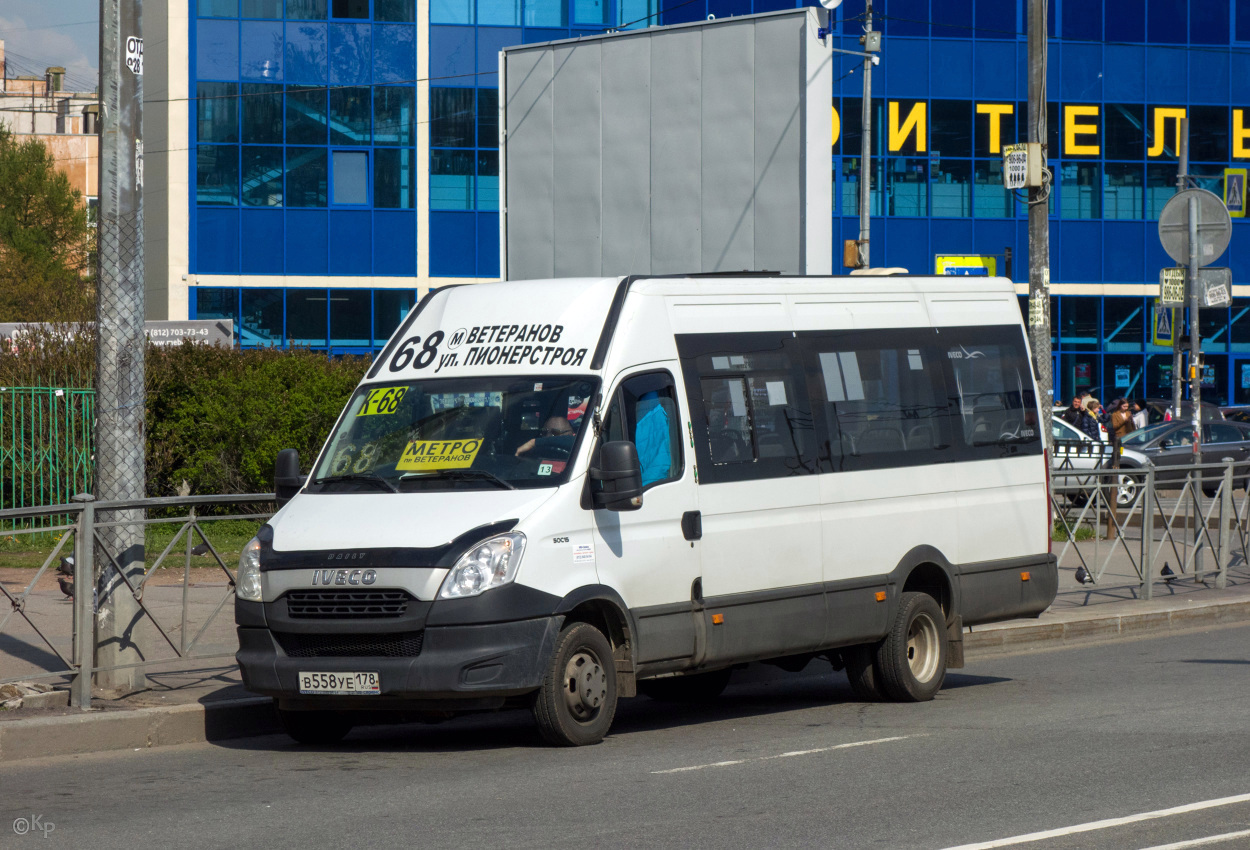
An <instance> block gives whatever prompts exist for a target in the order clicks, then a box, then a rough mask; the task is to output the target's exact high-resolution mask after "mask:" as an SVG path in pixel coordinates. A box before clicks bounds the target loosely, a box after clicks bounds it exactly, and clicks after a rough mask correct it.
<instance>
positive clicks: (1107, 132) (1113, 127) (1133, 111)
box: [1103, 103, 1146, 160]
mask: <svg viewBox="0 0 1250 850" xmlns="http://www.w3.org/2000/svg"><path fill="white" fill-rule="evenodd" d="M1103 113H1104V115H1105V116H1106V118H1105V120H1104V122H1103V155H1104V156H1105V157H1106V158H1107V159H1137V160H1140V159H1141V158H1142V156H1143V155H1144V154H1145V148H1144V147H1143V146H1142V142H1143V140H1144V139H1145V137H1146V128H1145V126H1143V125H1144V123H1145V119H1144V118H1143V115H1144V112H1143V108H1142V107H1141V106H1138V105H1135V104H1123V103H1108V104H1107V105H1106V106H1105V107H1104V109H1103Z"/></svg>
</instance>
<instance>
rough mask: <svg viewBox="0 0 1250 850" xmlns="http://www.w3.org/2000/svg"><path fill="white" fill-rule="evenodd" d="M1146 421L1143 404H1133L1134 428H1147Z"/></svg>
mask: <svg viewBox="0 0 1250 850" xmlns="http://www.w3.org/2000/svg"><path fill="white" fill-rule="evenodd" d="M1146 420H1147V416H1146V410H1145V408H1143V407H1142V406H1141V402H1137V401H1135V402H1133V426H1134V427H1135V428H1145V427H1146Z"/></svg>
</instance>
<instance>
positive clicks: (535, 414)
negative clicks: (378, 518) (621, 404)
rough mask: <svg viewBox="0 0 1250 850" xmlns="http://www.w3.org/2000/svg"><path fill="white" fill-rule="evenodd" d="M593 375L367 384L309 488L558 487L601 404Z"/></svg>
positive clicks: (355, 397)
mask: <svg viewBox="0 0 1250 850" xmlns="http://www.w3.org/2000/svg"><path fill="white" fill-rule="evenodd" d="M598 387H599V381H598V380H597V379H595V378H587V377H585V376H580V377H567V376H564V377H561V376H554V377H553V376H550V375H534V376H526V377H516V376H506V377H485V378H444V379H437V378H436V379H432V380H424V381H410V382H400V383H388V384H371V385H369V386H365V387H360V388H358V389H357V390H356V394H355V395H353V396H352V399H351V401H350V402H348V405H347V411H346V413H345V414H344V416H343V418H342V420H341V421H340V422H339V425H338V427H337V428H336V429H335V431H334V433H333V434H332V435H331V437H330V441H329V443H328V448H327V450H326V451H325V453H324V454H323V455H322V457H321V462H320V463H319V464H318V466H317V469H316V470H315V471H314V473H313V475H312V477H311V480H310V481H309V488H308V490H309V492H312V493H325V492H336V493H339V492H375V493H382V492H391V493H401V492H412V491H418V490H461V489H505V490H513V489H526V488H537V487H554V486H557V485H559V484H561V483H563V482H564V481H565V480H566V479H567V478H568V476H569V474H570V472H571V469H570V467H571V465H572V458H573V457H574V454H575V452H576V450H577V446H578V445H579V442H580V440H581V439H582V435H583V432H584V431H585V430H586V429H587V422H588V421H589V418H590V417H591V416H592V415H593V413H594V411H593V410H591V409H590V407H591V405H592V404H593V398H594V396H595V392H596V391H597V390H598Z"/></svg>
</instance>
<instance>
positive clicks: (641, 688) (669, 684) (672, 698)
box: [638, 667, 733, 702]
mask: <svg viewBox="0 0 1250 850" xmlns="http://www.w3.org/2000/svg"><path fill="white" fill-rule="evenodd" d="M732 674H733V669H732V668H729V667H726V668H725V669H724V670H713V671H712V672H710V673H694V674H692V675H689V676H667V677H665V678H663V679H647V680H646V681H643V682H639V683H638V692H639V693H640V694H642V695H643V696H647V697H650V698H651V699H653V700H658V701H659V702H711V701H712V700H714V699H716V698H717V697H718V696H720V695H721V694H722V693H724V691H725V688H726V687H728V686H729V678H730V676H731V675H732Z"/></svg>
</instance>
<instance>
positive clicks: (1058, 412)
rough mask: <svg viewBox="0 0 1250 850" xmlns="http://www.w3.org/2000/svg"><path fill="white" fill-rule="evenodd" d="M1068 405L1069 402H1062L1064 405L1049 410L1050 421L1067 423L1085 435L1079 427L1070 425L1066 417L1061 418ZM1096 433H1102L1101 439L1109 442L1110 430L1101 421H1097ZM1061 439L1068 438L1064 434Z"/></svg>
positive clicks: (1069, 405)
mask: <svg viewBox="0 0 1250 850" xmlns="http://www.w3.org/2000/svg"><path fill="white" fill-rule="evenodd" d="M1069 407H1071V403H1068V404H1064V405H1059V406H1057V407H1055V408H1053V409H1052V410H1051V412H1050V418H1051V421H1052V422H1062V423H1063V424H1064V425H1068V426H1069V427H1072V429H1073V430H1075V431H1077V432H1079V433H1080V434H1081V435H1082V436H1084V435H1085V432H1084V431H1081V429H1080V428H1076V427H1075V426H1072V425H1071V424H1070V423H1069V422H1068V420H1066V419H1064V418H1062V417H1063V414H1064V413H1065V412H1066V411H1067V410H1068V408H1069ZM1098 433H1099V434H1101V435H1102V440H1103V442H1105V443H1109V442H1111V432H1110V431H1108V430H1107V426H1106V425H1103V424H1102V423H1101V422H1099V423H1098ZM1055 439H1059V438H1058V437H1055ZM1063 439H1065V440H1066V439H1068V438H1067V437H1066V436H1065V437H1064V438H1063Z"/></svg>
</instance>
